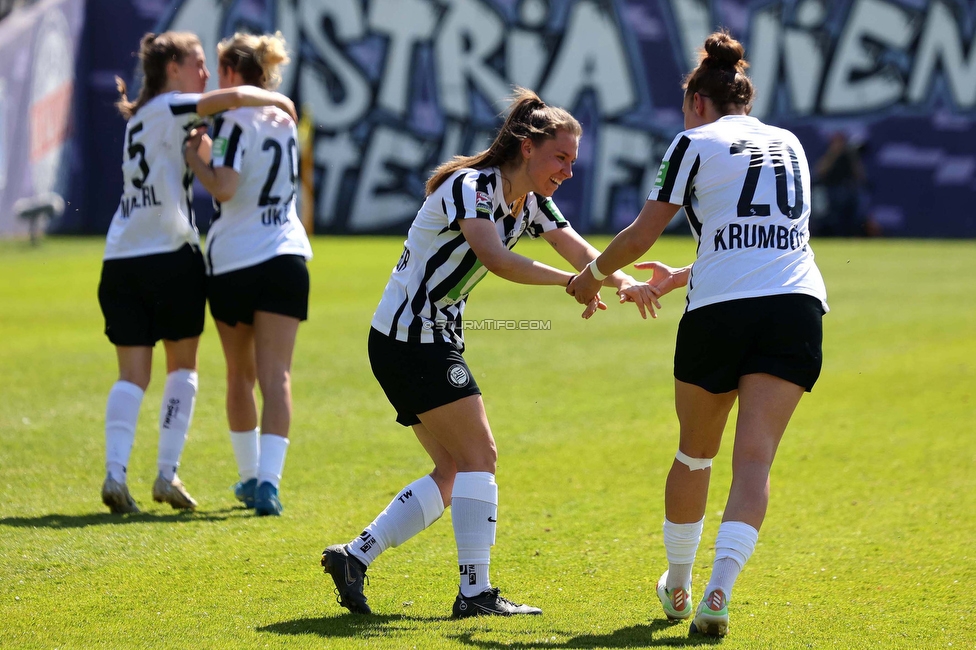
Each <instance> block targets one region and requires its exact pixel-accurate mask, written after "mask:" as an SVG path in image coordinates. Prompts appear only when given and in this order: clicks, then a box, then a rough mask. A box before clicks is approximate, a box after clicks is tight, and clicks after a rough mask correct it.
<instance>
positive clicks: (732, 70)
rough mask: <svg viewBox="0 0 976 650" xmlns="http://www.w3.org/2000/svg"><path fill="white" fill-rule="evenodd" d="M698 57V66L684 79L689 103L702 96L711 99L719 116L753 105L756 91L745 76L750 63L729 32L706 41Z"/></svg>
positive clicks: (718, 34)
mask: <svg viewBox="0 0 976 650" xmlns="http://www.w3.org/2000/svg"><path fill="white" fill-rule="evenodd" d="M699 56H700V60H699V63H698V67H697V68H695V69H694V70H692V71H691V73H690V74H689V75H688V76H687V77H685V81H684V89H685V100H686V101H687V100H688V99H690V98H691V97H693V96H694V94H695V93H699V94H700V95H702V96H705V97H710V98H711V100H712V102H714V104H715V107H716V108H717V109H718V111H719V112H720V113H729V112H731V111H730V105H731V104H734V105H737V106H745V107H748V106H750V105H751V104H752V97H753V94H754V90H753V87H752V81H751V80H750V79H749V77H747V76H746V68H748V67H749V64H748V63H747V62H746V60H745V58H744V57H745V48H743V47H742V43H740V42H739V41H737V40H735V39H734V38H732V36H731V34H729V32H728V31H727V30H722V31H718V32H715V33H714V34H712V35H711V36H709V37H708V38H706V39H705V47H704V48H703V49H702V50H701V51H700V52H699Z"/></svg>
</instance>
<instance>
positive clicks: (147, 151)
mask: <svg viewBox="0 0 976 650" xmlns="http://www.w3.org/2000/svg"><path fill="white" fill-rule="evenodd" d="M199 100H200V95H199V94H197V93H181V92H168V93H164V94H161V95H157V96H156V97H154V98H152V99H150V100H149V101H148V102H146V103H145V105H144V106H142V107H141V108H140V109H139V112H138V113H136V114H135V115H134V116H133V117H132V118H131V119H130V120H129V122H128V124H127V125H126V127H125V142H124V145H123V148H122V180H123V186H122V198H121V199H120V200H119V207H118V209H117V210H116V211H115V215H114V216H113V217H112V223H111V225H110V226H109V230H108V237H107V239H106V242H105V257H104V259H107V260H110V259H122V258H131V257H142V256H144V255H155V254H158V253H170V252H173V251H175V250H177V249H179V248H180V247H181V246H183V245H184V244H192V245H194V246H197V245H199V243H200V237H199V235H198V234H197V229H196V224H195V223H194V220H193V206H192V202H193V175H192V174H190V173H189V172H188V171H187V169H186V165H185V164H184V162H183V154H182V152H181V144H180V143H182V142H183V139H184V138H185V137H186V132H187V130H188V129H189V128H190V127H191V126H192V125H193V124H195V123H197V122H199V120H200V117H199V116H198V115H197V102H198V101H199Z"/></svg>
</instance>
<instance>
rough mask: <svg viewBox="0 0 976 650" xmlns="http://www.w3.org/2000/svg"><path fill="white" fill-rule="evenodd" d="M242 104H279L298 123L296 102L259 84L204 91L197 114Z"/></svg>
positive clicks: (212, 112)
mask: <svg viewBox="0 0 976 650" xmlns="http://www.w3.org/2000/svg"><path fill="white" fill-rule="evenodd" d="M241 106H277V107H278V108H280V109H281V110H283V111H285V112H286V113H288V114H289V115H291V119H293V120H294V121H295V123H296V124H297V123H298V113H297V112H296V111H295V103H294V102H293V101H291V99H289V98H288V97H286V96H285V95H282V94H281V93H276V92H273V91H271V90H264V89H262V88H258V87H257V86H235V87H233V88H224V89H221V90H212V91H210V92H208V93H204V94H203V95H202V96H201V97H200V101H198V102H197V115H200V116H207V115H213V114H215V113H222V112H223V111H229V110H230V109H232V108H240V107H241Z"/></svg>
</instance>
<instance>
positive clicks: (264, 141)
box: [205, 107, 312, 275]
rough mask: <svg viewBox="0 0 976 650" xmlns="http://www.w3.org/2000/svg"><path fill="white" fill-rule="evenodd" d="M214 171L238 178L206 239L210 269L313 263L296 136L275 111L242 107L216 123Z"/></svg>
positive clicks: (289, 123)
mask: <svg viewBox="0 0 976 650" xmlns="http://www.w3.org/2000/svg"><path fill="white" fill-rule="evenodd" d="M213 138H214V141H213V153H212V155H213V159H212V160H213V166H214V168H217V167H230V168H232V169H233V170H234V171H236V172H237V173H238V174H240V182H239V183H238V186H237V191H236V192H235V193H234V195H233V197H231V198H230V199H229V200H227V201H224V202H222V203H220V204H219V205H218V210H217V213H216V214H215V216H214V221H213V225H212V226H211V227H210V232H209V234H208V235H207V242H206V253H205V257H206V259H207V265H208V267H209V273H210V274H211V275H219V274H222V273H228V272H230V271H236V270H238V269H242V268H245V267H249V266H254V265H256V264H260V263H261V262H264V261H266V260H269V259H271V258H273V257H277V256H279V255H300V256H302V257H304V258H305V259H306V260H308V259H311V258H312V248H311V246H310V245H309V241H308V237H307V236H306V234H305V228H304V226H302V223H301V221H300V220H299V219H298V213H297V211H296V209H295V186H296V185H295V184H296V180H297V175H298V146H297V140H298V134H297V132H296V130H295V124H294V122H292V121H291V119H290V118H289V117H288V114H287V113H285V112H284V111H282V110H281V109H278V108H274V107H265V108H238V109H235V110H232V111H227V112H226V113H223V114H222V115H220V116H219V117H217V118H216V119H215V120H214V129H213Z"/></svg>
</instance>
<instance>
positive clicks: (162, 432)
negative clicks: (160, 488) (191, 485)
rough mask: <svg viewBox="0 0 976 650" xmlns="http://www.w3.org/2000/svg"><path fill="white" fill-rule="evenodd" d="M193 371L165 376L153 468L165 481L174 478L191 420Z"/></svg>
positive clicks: (194, 380)
mask: <svg viewBox="0 0 976 650" xmlns="http://www.w3.org/2000/svg"><path fill="white" fill-rule="evenodd" d="M197 385H198V382H197V371H196V370H187V369H184V368H181V369H179V370H175V371H173V372H171V373H169V374H168V375H167V376H166V388H165V389H163V405H162V407H161V408H160V410H159V453H158V455H157V456H156V466H157V467H158V468H159V473H160V474H162V475H163V478H165V479H166V480H167V481H172V480H173V478H174V477H175V476H176V469H177V468H178V467H179V466H180V456H181V455H182V454H183V445H184V444H185V443H186V432H187V431H188V430H189V429H190V422H191V421H192V420H193V404H194V402H195V401H196V398H197Z"/></svg>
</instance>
